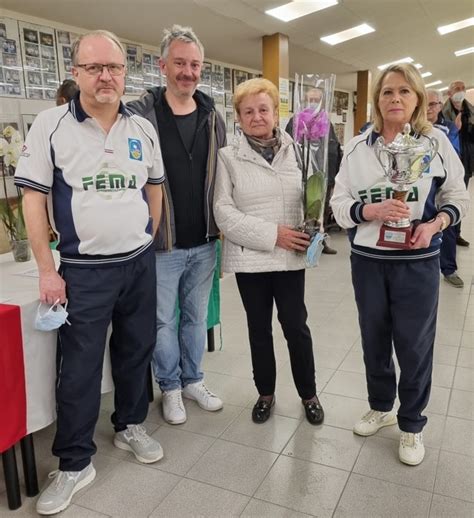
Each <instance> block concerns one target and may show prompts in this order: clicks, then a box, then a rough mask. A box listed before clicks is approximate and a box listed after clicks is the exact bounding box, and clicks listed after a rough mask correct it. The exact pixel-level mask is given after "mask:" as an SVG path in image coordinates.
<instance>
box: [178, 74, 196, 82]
mask: <svg viewBox="0 0 474 518" xmlns="http://www.w3.org/2000/svg"><path fill="white" fill-rule="evenodd" d="M176 79H178V80H185V81H197V79H198V78H197V77H196V76H192V75H187V74H178V75H177V76H176Z"/></svg>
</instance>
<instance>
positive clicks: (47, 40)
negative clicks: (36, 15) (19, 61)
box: [18, 21, 59, 100]
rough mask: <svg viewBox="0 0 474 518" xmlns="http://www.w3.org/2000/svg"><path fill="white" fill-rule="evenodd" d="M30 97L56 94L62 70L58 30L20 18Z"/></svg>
mask: <svg viewBox="0 0 474 518" xmlns="http://www.w3.org/2000/svg"><path fill="white" fill-rule="evenodd" d="M18 27H19V31H20V40H21V51H22V56H23V64H24V67H23V70H24V78H25V89H26V97H27V99H51V100H54V99H55V98H56V91H57V89H58V87H59V72H58V61H57V48H56V38H55V31H54V29H52V28H50V27H46V26H43V25H36V24H33V23H26V22H22V21H20V22H18Z"/></svg>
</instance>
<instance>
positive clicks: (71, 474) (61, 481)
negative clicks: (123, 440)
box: [36, 463, 95, 515]
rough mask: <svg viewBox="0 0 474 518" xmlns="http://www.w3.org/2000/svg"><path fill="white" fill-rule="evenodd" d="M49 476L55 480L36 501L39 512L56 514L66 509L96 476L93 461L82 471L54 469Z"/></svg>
mask: <svg viewBox="0 0 474 518" xmlns="http://www.w3.org/2000/svg"><path fill="white" fill-rule="evenodd" d="M48 477H49V478H53V479H54V480H53V481H52V482H51V484H49V486H48V487H47V488H46V489H45V490H44V491H43V492H42V493H41V495H40V497H39V498H38V501H37V502H36V512H37V513H38V514H45V515H49V514H56V513H59V512H60V511H64V509H66V508H67V507H68V506H69V504H70V503H71V498H72V497H73V495H74V494H75V493H77V492H78V491H79V490H80V489H82V488H83V487H85V486H87V484H90V483H91V482H92V481H93V480H94V478H95V469H94V466H93V465H92V463H90V464H89V465H88V466H87V467H85V468H84V469H83V470H82V471H61V470H59V469H58V470H56V471H52V472H51V473H50V474H49V475H48Z"/></svg>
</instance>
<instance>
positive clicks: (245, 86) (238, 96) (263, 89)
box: [234, 77, 280, 113]
mask: <svg viewBox="0 0 474 518" xmlns="http://www.w3.org/2000/svg"><path fill="white" fill-rule="evenodd" d="M258 94H267V95H268V96H269V97H270V99H271V100H272V101H273V106H274V108H275V111H276V110H277V109H278V103H279V101H280V95H279V93H278V89H277V87H276V86H275V85H274V84H273V83H272V82H271V81H269V80H268V79H263V78H262V77H257V78H255V79H248V80H247V81H244V82H243V83H240V85H239V86H238V87H237V88H236V89H235V92H234V109H235V111H236V112H237V113H240V111H239V109H240V104H241V102H242V101H243V100H244V98H245V97H247V96H248V95H258Z"/></svg>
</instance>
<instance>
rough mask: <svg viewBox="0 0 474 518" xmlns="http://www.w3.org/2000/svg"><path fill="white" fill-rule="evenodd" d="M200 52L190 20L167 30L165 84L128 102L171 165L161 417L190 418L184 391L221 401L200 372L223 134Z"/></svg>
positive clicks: (161, 267) (157, 355)
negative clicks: (203, 86) (203, 88)
mask: <svg viewBox="0 0 474 518" xmlns="http://www.w3.org/2000/svg"><path fill="white" fill-rule="evenodd" d="M203 59H204V48H203V46H202V44H201V42H200V41H199V39H198V38H197V36H196V34H194V32H193V30H192V29H191V28H190V27H181V26H180V25H174V26H173V27H172V28H171V29H170V30H165V31H164V38H163V40H162V42H161V59H160V67H161V72H162V74H163V75H165V76H166V85H167V86H166V87H156V88H152V89H151V90H149V91H148V92H147V93H146V94H145V95H144V96H142V98H141V99H140V100H139V101H133V102H131V103H129V104H128V107H129V108H130V109H131V110H132V111H134V112H135V113H138V114H140V115H143V116H144V117H146V118H147V119H148V120H149V121H150V122H151V123H152V124H153V126H154V127H155V129H156V130H157V133H158V135H159V138H160V142H161V149H162V152H163V161H164V164H165V171H166V182H165V191H164V203H163V216H162V224H161V227H160V230H159V231H158V235H157V240H156V242H155V248H156V276H157V285H156V291H157V299H158V301H157V325H158V330H157V335H156V348H155V352H154V355H153V369H154V374H155V378H156V381H157V382H158V383H159V385H160V388H161V390H162V393H163V396H162V405H163V417H164V418H165V420H166V422H168V423H170V424H181V423H184V422H185V421H186V409H185V407H184V405H183V400H182V396H184V397H185V398H188V399H193V400H195V401H196V402H197V404H198V405H199V406H200V407H201V408H203V409H204V410H208V411H211V412H214V411H216V410H220V409H221V408H222V407H223V403H222V401H221V399H220V398H218V397H217V396H216V395H215V394H213V393H212V392H211V391H210V390H209V389H208V388H207V387H206V385H205V384H204V381H203V377H204V375H203V373H202V372H201V361H202V357H203V354H204V347H205V343H206V332H207V307H208V301H209V295H210V292H211V287H212V279H213V275H214V269H215V267H216V239H218V237H219V229H218V228H217V226H216V223H215V221H214V215H213V213H212V202H213V197H214V182H215V178H216V170H215V169H216V161H217V151H218V149H219V148H220V147H222V146H224V145H225V138H226V133H225V124H224V121H223V120H222V117H221V116H220V115H219V114H218V113H217V111H216V109H215V107H214V101H213V100H212V99H211V98H210V97H209V96H208V95H206V94H204V93H203V92H200V91H199V90H198V89H197V86H198V84H199V80H200V77H201V69H202V63H203ZM178 305H179V309H180V317H179V323H178V319H177V315H176V307H177V306H178Z"/></svg>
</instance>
